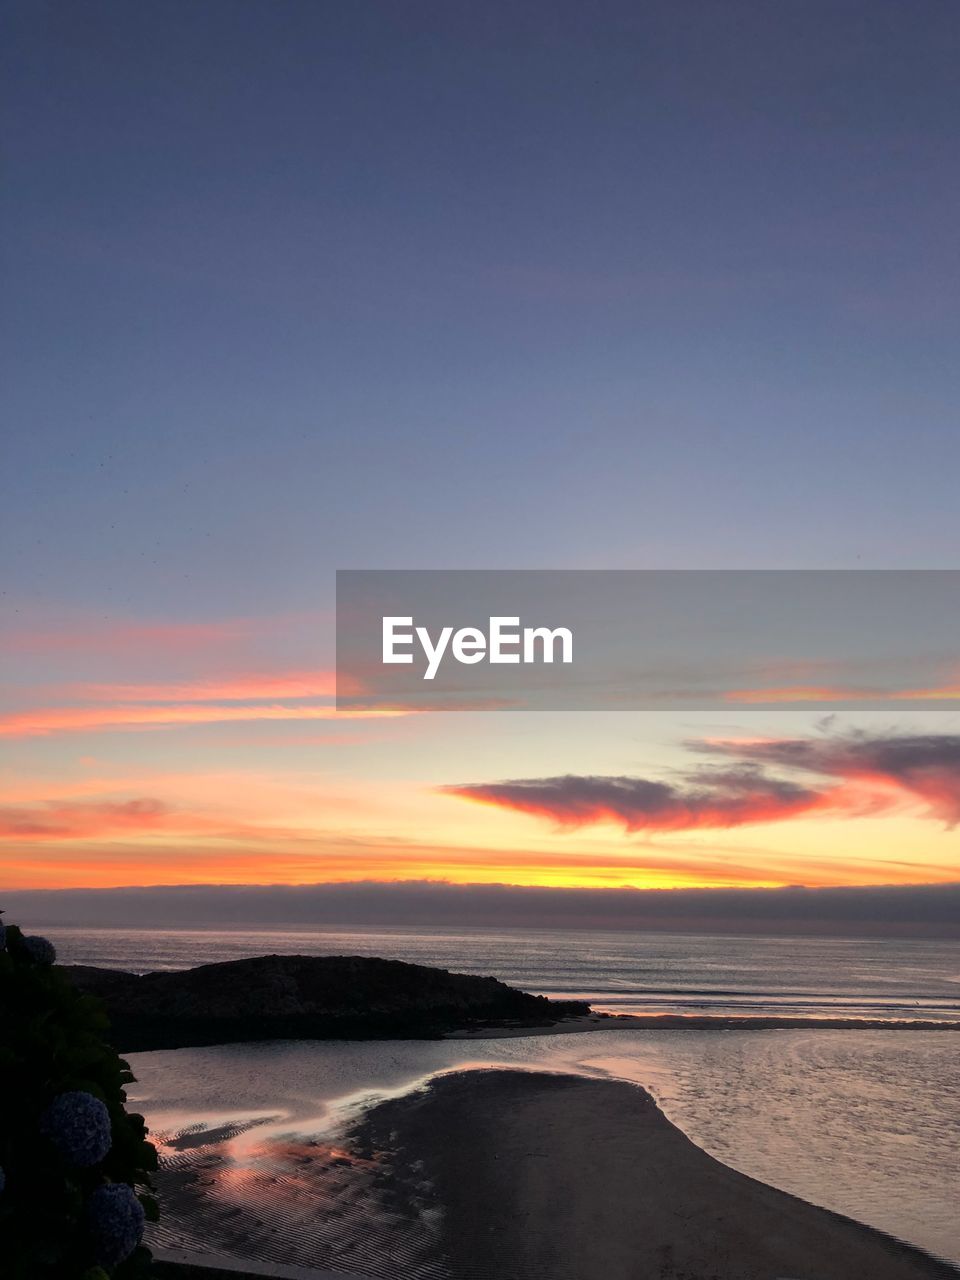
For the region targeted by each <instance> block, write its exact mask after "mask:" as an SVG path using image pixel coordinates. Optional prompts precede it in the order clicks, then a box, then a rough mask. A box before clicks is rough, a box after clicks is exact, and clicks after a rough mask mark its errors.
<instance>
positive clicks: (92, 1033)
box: [0, 924, 157, 1280]
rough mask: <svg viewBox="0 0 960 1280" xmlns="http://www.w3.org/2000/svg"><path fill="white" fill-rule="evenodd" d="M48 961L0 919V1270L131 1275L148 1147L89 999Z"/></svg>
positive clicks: (123, 1070) (141, 1273) (139, 1262)
mask: <svg viewBox="0 0 960 1280" xmlns="http://www.w3.org/2000/svg"><path fill="white" fill-rule="evenodd" d="M54 959H55V953H54V950H53V947H52V946H51V944H50V943H49V942H48V941H47V940H46V939H43V938H25V937H24V936H23V934H21V932H20V930H19V929H17V928H15V927H14V926H9V925H8V926H7V927H6V928H5V929H4V927H3V925H2V924H0V1026H2V1037H0V1272H2V1273H3V1275H4V1277H9V1280H106V1278H107V1277H108V1276H112V1277H113V1278H114V1280H139V1278H140V1277H146V1276H148V1275H149V1271H150V1254H149V1251H148V1250H147V1249H145V1248H144V1247H143V1246H142V1245H140V1244H139V1240H140V1236H141V1235H142V1232H143V1223H144V1219H145V1218H147V1219H150V1220H156V1216H157V1207H156V1201H155V1200H154V1199H153V1196H152V1195H151V1194H150V1193H151V1184H150V1173H151V1171H152V1170H154V1169H156V1167H157V1154H156V1151H155V1149H154V1147H153V1146H152V1144H151V1143H149V1142H148V1141H147V1128H146V1125H145V1124H144V1121H143V1117H142V1116H139V1115H135V1114H131V1113H128V1112H127V1111H126V1109H125V1107H124V1103H125V1101H126V1094H125V1092H124V1085H127V1084H130V1083H131V1082H132V1080H133V1076H132V1075H131V1073H130V1068H129V1066H128V1064H127V1063H126V1062H124V1061H123V1060H122V1059H121V1058H119V1057H118V1056H117V1053H116V1052H115V1050H114V1049H112V1048H111V1047H110V1045H109V1044H108V1043H107V1041H106V1039H105V1034H106V1032H107V1027H108V1024H107V1018H106V1015H105V1014H104V1012H103V1009H102V1007H101V1005H100V1002H99V1001H98V1000H96V999H95V998H94V997H92V996H87V995H82V994H81V993H80V992H79V991H77V990H76V989H75V988H74V987H73V985H72V984H71V983H70V982H69V981H68V980H67V979H66V978H65V977H64V976H63V974H62V973H60V971H59V970H58V969H56V968H55V967H54V965H53V960H54Z"/></svg>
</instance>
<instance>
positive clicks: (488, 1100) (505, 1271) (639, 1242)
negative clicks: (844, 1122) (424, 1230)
mask: <svg viewBox="0 0 960 1280" xmlns="http://www.w3.org/2000/svg"><path fill="white" fill-rule="evenodd" d="M349 1142H350V1145H351V1147H352V1148H353V1149H354V1150H355V1151H356V1153H357V1154H358V1155H359V1156H360V1157H361V1158H363V1159H365V1160H370V1161H372V1162H374V1163H375V1164H376V1165H377V1166H378V1167H379V1169H380V1173H381V1177H380V1180H379V1181H380V1189H381V1194H382V1195H383V1197H384V1201H385V1205H386V1207H387V1208H388V1210H389V1211H390V1212H392V1213H394V1214H396V1215H397V1216H398V1217H399V1218H401V1219H405V1220H407V1221H408V1222H411V1223H412V1222H415V1221H417V1220H424V1219H429V1220H430V1221H431V1222H433V1223H435V1224H437V1225H436V1228H435V1230H436V1248H437V1253H438V1261H440V1262H441V1265H442V1267H443V1270H442V1271H441V1272H439V1273H438V1274H447V1275H449V1276H453V1277H457V1278H458V1280H459V1278H460V1277H469V1278H470V1280H474V1278H476V1280H483V1278H486V1277H489V1278H490V1280H494V1277H495V1278H496V1280H532V1278H534V1277H535V1278H537V1280H541V1278H544V1280H545V1278H546V1277H551V1278H553V1280H788V1278H789V1280H920V1278H921V1277H946V1276H954V1277H955V1276H957V1275H958V1274H960V1273H958V1272H957V1270H956V1269H954V1268H952V1267H950V1266H949V1265H947V1264H945V1263H940V1262H937V1261H936V1260H934V1259H933V1258H931V1257H929V1256H928V1255H926V1254H924V1253H922V1252H921V1251H920V1250H917V1249H913V1248H912V1247H910V1246H907V1245H904V1244H901V1243H899V1242H898V1241H895V1240H893V1239H891V1238H889V1237H887V1236H884V1235H883V1234H882V1233H880V1232H877V1231H874V1230H873V1229H871V1228H869V1227H865V1226H862V1225H860V1224H859V1223H855V1222H853V1221H851V1220H850V1219H847V1218H843V1217H841V1216H839V1215H837V1214H834V1213H831V1212H829V1211H827V1210H824V1209H819V1208H816V1207H814V1206H813V1205H810V1204H807V1203H806V1202H805V1201H803V1200H799V1199H797V1198H795V1197H793V1196H790V1195H787V1194H786V1193H784V1192H781V1191H777V1190H774V1189H773V1188H771V1187H768V1186H766V1185H764V1184H763V1183H760V1182H757V1181H755V1180H754V1179H752V1178H748V1177H746V1176H745V1175H743V1174H740V1173H738V1172H736V1171H734V1170H732V1169H730V1168H728V1167H727V1166H725V1165H723V1164H721V1163H720V1162H719V1161H717V1160H714V1159H713V1158H712V1157H711V1156H708V1155H707V1154H706V1153H705V1152H703V1151H702V1150H700V1148H699V1147H697V1146H695V1145H694V1144H693V1143H692V1142H690V1140H689V1139H688V1138H686V1137H685V1135H684V1134H682V1133H681V1132H680V1130H679V1129H677V1128H676V1127H675V1126H674V1125H672V1124H671V1123H670V1122H669V1121H668V1120H667V1119H666V1117H665V1116H664V1115H663V1114H662V1112H661V1111H660V1110H659V1109H658V1108H657V1106H656V1104H655V1103H654V1102H653V1100H652V1098H651V1097H650V1095H649V1094H647V1093H646V1092H645V1091H644V1090H642V1089H640V1088H638V1087H637V1086H635V1085H631V1084H626V1083H622V1082H617V1081H595V1080H588V1079H584V1078H582V1077H577V1076H569V1075H553V1074H547V1073H541V1072H528V1071H509V1070H507V1071H504V1070H494V1071H470V1072H458V1073H454V1074H450V1075H447V1076H441V1077H438V1078H436V1079H434V1080H433V1081H432V1082H431V1083H430V1084H429V1085H428V1086H427V1087H426V1088H424V1089H423V1090H420V1091H418V1092H417V1093H414V1094H411V1095H407V1096H405V1097H402V1098H398V1099H395V1100H391V1101H388V1102H385V1103H382V1104H380V1105H379V1106H376V1107H374V1108H373V1109H372V1110H370V1111H369V1112H368V1113H367V1114H366V1115H365V1116H364V1117H363V1118H362V1120H361V1121H360V1122H359V1123H358V1124H356V1126H355V1127H354V1128H353V1130H352V1132H351V1133H350V1135H349ZM824 1177H825V1179H828V1178H829V1171H828V1170H825V1172H824Z"/></svg>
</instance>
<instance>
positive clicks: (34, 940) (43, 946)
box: [23, 933, 57, 964]
mask: <svg viewBox="0 0 960 1280" xmlns="http://www.w3.org/2000/svg"><path fill="white" fill-rule="evenodd" d="M23 946H24V950H25V951H26V953H27V955H28V956H29V957H30V959H31V960H35V961H36V962H37V964H53V962H54V961H55V960H56V958H57V949H56V947H55V946H54V945H53V943H52V942H50V941H49V940H48V939H47V938H41V937H40V935H39V934H37V933H32V934H30V935H29V937H26V938H24V940H23Z"/></svg>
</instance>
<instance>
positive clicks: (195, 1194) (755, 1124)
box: [131, 1031, 960, 1280]
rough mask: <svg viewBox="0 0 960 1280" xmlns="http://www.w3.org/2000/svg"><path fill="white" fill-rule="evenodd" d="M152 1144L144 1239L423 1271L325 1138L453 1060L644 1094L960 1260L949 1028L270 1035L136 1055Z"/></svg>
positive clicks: (741, 1165)
mask: <svg viewBox="0 0 960 1280" xmlns="http://www.w3.org/2000/svg"><path fill="white" fill-rule="evenodd" d="M132 1064H133V1067H134V1070H135V1072H136V1074H137V1076H138V1078H139V1082H138V1084H137V1085H135V1086H133V1089H132V1091H131V1098H132V1100H134V1101H135V1102H136V1105H137V1106H138V1107H139V1108H140V1109H141V1110H143V1111H144V1112H145V1114H146V1116H147V1119H148V1122H149V1123H150V1125H151V1127H152V1128H153V1129H154V1130H156V1131H158V1132H159V1133H161V1134H162V1135H163V1137H164V1145H163V1157H164V1158H163V1168H162V1172H161V1178H160V1186H161V1193H162V1197H163V1203H164V1223H163V1227H162V1233H161V1235H160V1240H161V1241H162V1242H165V1243H169V1244H173V1243H177V1244H179V1245H181V1246H182V1247H186V1248H193V1249H202V1248H206V1249H212V1250H215V1251H221V1252H224V1253H230V1254H234V1255H242V1256H246V1257H259V1258H265V1259H268V1260H271V1261H275V1262H288V1263H296V1264H300V1265H315V1266H339V1267H341V1268H342V1269H343V1270H347V1271H349V1270H353V1271H365V1272H367V1273H368V1274H371V1275H375V1276H381V1275H382V1276H396V1277H402V1278H404V1280H429V1278H431V1277H436V1276H439V1275H441V1274H442V1273H441V1272H440V1271H438V1270H437V1266H436V1263H435V1262H434V1261H433V1260H432V1259H433V1257H434V1254H433V1226H434V1224H432V1223H431V1221H430V1217H429V1213H422V1214H420V1215H418V1216H417V1217H416V1218H415V1219H413V1220H411V1219H410V1218H409V1217H407V1218H401V1217H398V1216H397V1215H396V1214H394V1213H392V1212H391V1202H390V1200H389V1195H388V1194H386V1193H388V1190H389V1188H388V1187H387V1186H386V1185H385V1182H384V1174H383V1171H382V1170H381V1169H380V1168H379V1167H378V1165H377V1161H376V1159H373V1160H370V1161H362V1160H359V1159H358V1158H357V1157H356V1155H355V1154H352V1153H351V1152H349V1151H348V1150H346V1149H345V1147H344V1146H341V1145H340V1144H339V1143H338V1135H339V1133H340V1131H341V1130H342V1128H343V1125H344V1123H345V1122H346V1121H347V1120H349V1119H350V1118H351V1117H353V1116H355V1115H356V1113H357V1111H358V1110H359V1109H360V1108H362V1107H363V1106H366V1105H370V1104H371V1103H374V1102H376V1101H377V1100H379V1099H382V1098H384V1097H387V1096H394V1095H397V1094H400V1093H404V1092H406V1091H407V1090H408V1089H410V1088H411V1087H413V1086H415V1085H416V1084H418V1083H419V1082H421V1081H422V1080H423V1079H424V1078H425V1077H427V1076H429V1075H431V1074H433V1073H435V1072H438V1071H445V1070H451V1069H456V1068H461V1067H465V1066H508V1067H509V1066H512V1067H520V1068H524V1067H526V1068H545V1069H549V1070H563V1071H575V1072H578V1073H582V1074H587V1075H595V1076H612V1077H616V1078H620V1079H626V1080H632V1081H634V1082H636V1083H639V1084H642V1085H644V1086H646V1087H647V1088H649V1089H650V1090H651V1091H652V1092H653V1093H654V1094H655V1096H656V1097H657V1099H658V1101H659V1102H660V1104H661V1106H662V1107H663V1109H664V1111H665V1112H666V1113H667V1115H668V1116H669V1117H670V1118H671V1119H672V1120H673V1121H674V1122H675V1123H676V1124H678V1125H679V1126H680V1127H681V1128H682V1129H683V1130H684V1131H685V1132H686V1133H687V1134H688V1135H689V1136H690V1137H691V1138H692V1139H693V1140H694V1141H695V1142H697V1143H699V1145H701V1146H702V1147H704V1148H705V1149H706V1150H707V1151H709V1152H710V1153H711V1154H713V1155H715V1156H717V1157H718V1158H719V1159H721V1160H723V1161H724V1162H725V1163H727V1164H730V1165H733V1166H734V1167H736V1168H738V1169H740V1170H742V1171H743V1172H745V1173H748V1174H750V1175H752V1176H754V1177H757V1178H759V1179H761V1180H762V1181H764V1182H769V1183H771V1184H772V1185H774V1186H777V1187H781V1188H782V1189H783V1190H786V1191H791V1192H793V1193H794V1194H797V1195H800V1196H803V1197H804V1198H806V1199H808V1200H811V1201H813V1202H814V1203H816V1204H820V1205H823V1206H825V1207H827V1208H830V1209H834V1210H837V1211H839V1212H841V1213H845V1214H848V1215H849V1216H851V1217H854V1218H858V1219H860V1220H861V1221H864V1222H868V1223H870V1224H871V1225H873V1226H876V1227H879V1228H881V1229H882V1230H884V1231H887V1232H890V1233H891V1234H894V1235H897V1236H900V1237H901V1238H903V1239H905V1240H909V1241H910V1242H911V1243H914V1244H918V1245H920V1246H922V1247H924V1248H926V1249H928V1250H929V1251H931V1252H933V1253H936V1254H939V1255H940V1256H942V1257H947V1258H951V1259H953V1260H955V1261H960V1226H958V1224H957V1222H956V1213H955V1205H956V1203H957V1197H958V1192H960V1055H958V1053H957V1037H956V1035H955V1034H954V1033H952V1032H940V1033H937V1032H919V1031H917V1032H889V1031H856V1032H853V1031H810V1032H807V1031H779V1032H743V1031H729V1032H716V1031H711V1032H698V1031H673V1032H671V1031H602V1032H590V1033H585V1034H580V1035H560V1036H532V1037H527V1038H518V1039H505V1040H474V1041H470V1042H463V1041H460V1042H457V1041H389V1042H367V1043H290V1042H284V1043H276V1044H257V1045H231V1046H224V1047H219V1048H211V1049H181V1050H176V1051H173V1052H163V1053H147V1054H136V1055H133V1058H132Z"/></svg>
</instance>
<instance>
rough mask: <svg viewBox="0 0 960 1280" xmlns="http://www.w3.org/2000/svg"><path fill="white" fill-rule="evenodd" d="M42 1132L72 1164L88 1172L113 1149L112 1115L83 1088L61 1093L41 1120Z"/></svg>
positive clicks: (97, 1099)
mask: <svg viewBox="0 0 960 1280" xmlns="http://www.w3.org/2000/svg"><path fill="white" fill-rule="evenodd" d="M40 1130H41V1132H42V1133H43V1134H44V1135H45V1136H46V1137H48V1138H49V1139H50V1141H51V1142H52V1143H53V1145H54V1146H55V1147H56V1148H57V1150H58V1151H59V1152H60V1154H61V1155H62V1156H63V1158H64V1160H66V1161H67V1162H68V1163H69V1164H72V1165H76V1166H77V1168H80V1169H87V1168H89V1167H90V1165H93V1164H99V1163H100V1161H101V1160H102V1159H103V1157H104V1156H105V1155H106V1154H107V1152H108V1151H109V1150H110V1142H111V1136H110V1113H109V1111H108V1110H107V1108H106V1107H105V1106H104V1105H103V1103H102V1102H101V1101H100V1099H99V1098H95V1097H94V1096H93V1094H92V1093H85V1092H84V1091H83V1090H82V1089H77V1090H74V1091H73V1092H71V1093H61V1094H60V1096H59V1097H58V1098H54V1100H53V1102H51V1103H50V1106H49V1107H47V1109H46V1111H45V1112H44V1113H43V1115H42V1116H41V1117H40Z"/></svg>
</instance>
